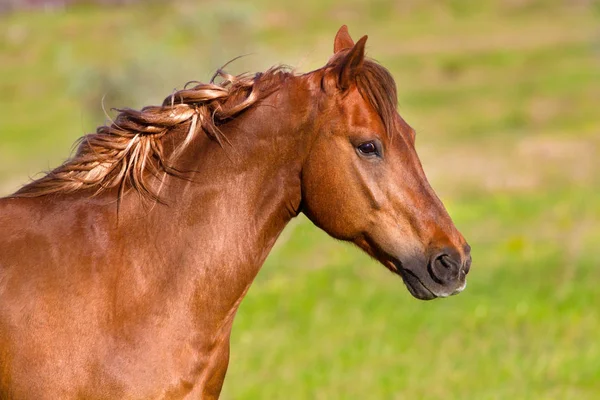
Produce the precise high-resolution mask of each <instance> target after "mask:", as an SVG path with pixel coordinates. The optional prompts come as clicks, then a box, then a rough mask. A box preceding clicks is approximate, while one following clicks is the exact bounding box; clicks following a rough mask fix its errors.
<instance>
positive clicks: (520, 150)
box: [0, 0, 600, 400]
mask: <svg viewBox="0 0 600 400" xmlns="http://www.w3.org/2000/svg"><path fill="white" fill-rule="evenodd" d="M251 4H252V5H250V2H248V3H244V2H238V1H230V0H227V1H206V2H191V1H190V2H174V3H172V4H171V5H170V6H164V5H163V6H161V5H157V4H154V3H153V4H152V5H133V6H128V7H121V8H95V7H91V6H88V7H79V8H73V9H70V10H68V12H64V11H53V12H41V11H36V12H20V13H14V14H10V15H5V16H0V193H1V194H7V193H9V192H11V191H13V190H15V189H16V188H17V187H18V186H19V184H21V183H23V182H25V181H26V179H27V177H28V176H30V175H34V174H35V173H36V172H38V171H40V170H43V169H47V168H49V167H51V166H54V165H56V164H58V163H59V162H60V161H61V160H63V159H64V158H65V157H67V156H68V154H69V149H70V146H71V144H72V142H73V141H74V140H75V139H76V138H77V137H79V136H80V135H81V134H83V133H85V132H89V131H92V130H93V129H94V128H95V127H96V126H97V125H99V124H101V123H103V122H104V119H105V117H104V115H103V111H102V107H101V104H102V102H104V104H105V108H106V109H109V108H110V107H120V106H134V107H140V106H143V105H146V104H156V103H159V102H161V101H162V99H163V98H164V97H166V96H167V95H168V94H170V93H171V92H172V90H173V88H175V87H178V88H181V87H182V86H183V84H184V83H185V82H186V81H189V80H194V79H195V80H205V81H206V80H207V79H209V78H210V75H211V73H212V71H213V70H214V69H215V68H216V67H218V66H219V65H220V64H223V63H224V62H226V61H228V60H229V59H231V58H233V57H235V56H237V55H240V54H246V53H252V54H250V55H249V56H247V57H245V58H243V59H241V60H240V61H238V62H236V63H235V64H234V65H233V66H232V67H230V68H229V70H230V71H231V72H236V73H238V72H243V71H247V70H248V71H255V70H256V71H258V70H264V69H266V68H267V67H269V66H270V65H272V64H276V63H286V64H290V65H292V66H295V67H297V68H298V70H300V71H309V70H310V69H312V68H316V67H319V66H320V65H322V64H324V63H325V61H326V60H327V58H328V57H329V56H330V52H331V50H332V40H333V35H334V34H335V32H336V30H337V28H339V26H340V25H341V24H342V23H346V24H348V26H349V27H350V32H351V33H352V34H353V36H354V37H355V39H357V38H358V37H360V36H361V35H363V34H369V41H368V53H369V54H370V55H371V56H372V57H374V58H375V59H377V60H378V61H380V62H381V63H382V64H383V65H385V66H387V67H388V68H389V69H390V70H391V71H392V73H393V75H394V76H395V77H396V80H397V84H398V88H399V96H400V98H399V101H400V112H401V114H402V115H403V116H404V117H405V119H406V120H407V121H409V122H410V123H411V124H412V126H413V127H414V128H415V129H416V130H417V150H418V152H419V154H420V155H421V160H422V162H423V165H424V168H425V171H426V172H427V174H428V176H429V178H430V181H431V183H432V185H433V186H434V188H436V189H437V191H438V194H439V195H440V197H441V198H442V200H443V201H444V203H445V204H446V205H447V207H448V209H449V211H450V214H451V215H452V216H453V218H454V221H455V223H456V225H457V226H458V227H459V229H460V230H461V231H462V232H463V234H464V235H465V237H466V238H467V239H468V240H469V242H470V244H471V246H472V248H473V259H474V262H473V268H472V270H471V274H470V279H469V287H468V288H467V289H466V291H465V292H463V293H462V294H461V295H460V296H457V297H453V298H450V299H445V300H436V301H433V302H419V301H417V300H415V299H413V298H412V297H411V296H410V294H409V293H408V291H407V290H406V289H405V288H404V285H403V284H402V282H401V280H400V279H399V278H397V277H395V276H393V275H391V274H390V273H389V272H387V270H385V269H384V268H383V267H381V266H380V265H377V264H376V263H375V262H373V261H371V260H370V259H369V258H368V257H367V256H365V255H364V254H362V253H361V252H360V251H359V250H357V249H355V248H353V247H351V246H349V245H347V244H343V243H338V242H335V241H334V240H333V239H330V238H328V237H327V236H326V234H324V233H323V232H321V231H319V230H317V229H316V228H315V227H313V226H312V225H311V223H310V222H309V221H308V220H307V219H306V218H304V217H301V218H298V219H297V220H295V221H293V222H292V223H291V224H290V226H289V227H288V228H287V229H286V231H284V233H283V235H282V237H281V238H280V240H279V241H278V243H277V244H276V247H275V249H274V251H273V252H272V254H271V256H270V257H269V259H268V261H267V263H266V265H265V266H264V268H263V270H262V271H261V273H260V274H259V276H258V278H257V280H256V282H255V283H254V285H253V287H252V288H251V290H250V292H249V294H248V296H247V298H246V299H245V300H244V302H243V303H242V306H241V308H240V311H239V313H238V317H237V319H236V322H235V325H234V332H233V338H232V358H231V364H230V369H229V373H228V377H227V380H226V383H225V388H224V393H223V398H225V399H279V398H282V399H283V398H285V399H478V400H479V399H557V400H558V399H598V398H600V291H599V290H598V287H599V284H600V251H599V246H600V106H599V104H600V31H599V27H600V4H599V3H598V2H596V1H589V0H588V1H584V0H578V1H572V2H567V1H558V0H547V1H541V0H540V1H535V0H510V1H509V0H505V1H500V0H494V1H492V0H484V1H479V2H475V1H472V2H471V1H457V0H454V1H448V2H439V1H433V0H423V1H416V0H412V1H402V2H400V1H398V2H393V1H386V0H376V1H370V2H367V1H365V2H361V1H358V0H346V1H332V0H322V1H316V0H308V1H305V2H294V3H289V4H288V3H286V2H276V1H274V0H259V1H254V2H252V3H251ZM0 229H1V227H0Z"/></svg>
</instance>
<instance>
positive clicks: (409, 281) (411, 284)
mask: <svg viewBox="0 0 600 400" xmlns="http://www.w3.org/2000/svg"><path fill="white" fill-rule="evenodd" d="M398 273H399V274H400V276H401V277H402V280H403V281H404V284H405V285H406V288H407V289H408V291H409V292H410V294H412V295H413V296H414V297H416V298H417V299H419V300H433V299H435V298H436V297H438V296H437V295H435V294H434V293H433V292H432V291H431V290H429V289H428V288H427V286H425V285H424V284H423V282H421V280H420V279H419V277H417V276H416V275H415V274H414V273H413V272H411V271H409V270H407V269H405V268H402V267H400V268H398Z"/></svg>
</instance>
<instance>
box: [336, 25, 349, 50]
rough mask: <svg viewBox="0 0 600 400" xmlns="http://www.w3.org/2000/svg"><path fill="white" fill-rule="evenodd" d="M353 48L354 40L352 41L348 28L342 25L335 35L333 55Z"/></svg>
mask: <svg viewBox="0 0 600 400" xmlns="http://www.w3.org/2000/svg"><path fill="white" fill-rule="evenodd" d="M352 47H354V40H352V38H351V37H350V34H349V33H348V27H347V26H346V25H342V26H341V28H340V29H339V30H338V31H337V33H336V34H335V39H334V40H333V54H336V53H339V52H340V51H342V50H345V49H349V48H352Z"/></svg>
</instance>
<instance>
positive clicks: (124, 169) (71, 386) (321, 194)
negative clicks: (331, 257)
mask: <svg viewBox="0 0 600 400" xmlns="http://www.w3.org/2000/svg"><path fill="white" fill-rule="evenodd" d="M366 39H367V37H366V36H364V37H363V38H361V39H360V40H359V41H358V42H356V44H355V43H354V42H353V41H352V39H351V38H350V36H349V34H348V31H347V29H346V27H345V26H343V27H342V28H341V29H340V30H339V31H338V33H337V35H336V38H335V42H334V55H333V56H332V58H331V59H330V60H329V61H328V63H327V64H326V65H325V66H324V67H322V68H320V69H318V70H316V71H313V72H310V73H307V74H302V75H299V74H294V73H292V72H289V71H286V70H284V69H282V68H273V69H270V70H268V71H266V72H264V73H259V74H256V75H253V76H249V75H240V76H231V75H228V74H226V73H224V72H222V71H219V73H218V75H219V76H220V79H219V80H218V82H216V83H215V82H214V79H213V81H211V83H208V84H197V85H196V86H195V87H192V88H184V89H183V90H181V91H179V92H176V93H175V94H174V95H172V96H169V97H168V98H167V99H166V100H165V102H164V103H163V105H162V106H155V107H146V108H144V109H142V110H141V111H134V110H130V109H125V110H119V111H120V113H119V115H118V117H117V118H116V119H115V121H114V122H113V123H112V124H110V125H109V126H103V127H100V128H98V130H97V131H96V132H95V133H93V134H90V135H87V136H85V137H83V138H82V140H81V142H80V144H79V148H78V150H77V152H76V153H75V154H74V155H73V156H72V158H71V159H69V160H68V161H66V162H65V163H64V164H63V165H61V166H59V167H57V168H56V169H54V170H53V171H51V172H49V173H48V174H47V175H45V176H43V177H41V178H40V179H37V180H35V181H33V182H31V183H29V184H28V185H26V186H24V187H23V188H21V189H20V190H19V191H17V192H16V193H15V194H13V195H11V196H8V197H7V198H4V199H1V201H0V227H1V230H0V398H10V399H36V400H42V399H53V400H54V399H117V398H119V399H184V398H185V399H216V398H218V396H219V393H220V391H221V387H222V384H223V380H224V377H225V372H226V370H227V364H228V361H229V337H230V332H231V326H232V322H233V318H234V316H235V314H236V311H237V309H238V306H239V304H240V302H241V301H242V298H243V297H244V295H245V294H246V292H247V290H248V288H249V286H250V284H251V283H252V280H253V278H254V277H255V276H256V274H257V272H258V270H259V269H260V267H261V265H262V263H263V261H264V260H265V258H266V256H267V254H268V253H269V251H270V249H271V248H272V246H273V244H274V242H275V240H276V239H277V237H278V235H279V234H280V233H281V231H282V230H283V228H284V227H285V226H286V224H287V223H288V222H289V221H290V220H291V219H292V218H293V217H295V216H296V215H298V214H299V213H300V212H303V213H305V214H306V215H307V216H308V218H310V220H311V221H313V222H314V223H315V224H316V225H317V226H318V227H320V228H321V229H323V230H324V231H326V232H327V233H328V234H329V235H331V236H333V237H334V238H337V239H341V240H345V241H350V242H353V243H355V244H356V245H358V246H359V247H360V248H361V249H363V250H364V251H366V252H367V253H368V254H370V255H371V256H373V257H374V258H376V259H377V260H379V261H380V262H381V263H382V264H383V265H385V266H386V267H387V268H389V269H390V270H391V271H393V272H395V273H397V274H398V275H400V276H401V277H402V279H403V280H404V283H405V284H406V286H407V287H408V290H409V291H410V292H411V293H412V294H413V295H414V296H415V297H417V298H419V299H433V298H435V297H445V296H449V295H452V294H455V293H458V292H460V291H461V290H462V289H463V288H464V287H465V284H466V281H465V276H466V274H467V273H468V271H469V267H470V263H471V257H470V255H469V253H470V249H469V246H468V245H467V244H466V242H465V240H464V238H463V237H462V235H461V234H460V233H459V232H458V230H457V229H456V228H455V226H454V224H453V223H452V220H451V219H450V217H449V215H448V213H447V212H446V210H445V209H444V206H443V205H442V203H441V201H440V200H439V199H438V197H437V196H436V194H435V193H434V191H433V189H432V188H431V187H430V186H429V184H428V182H427V180H426V178H425V175H424V173H423V170H422V167H421V164H420V162H419V159H418V157H417V154H416V152H415V147H414V140H415V132H414V131H413V129H411V128H410V126H409V125H408V124H407V123H406V122H405V121H404V120H403V119H402V118H401V117H400V115H399V114H398V113H397V111H396V102H397V96H396V88H395V83H394V81H393V78H392V77H391V75H390V73H389V72H388V71H387V70H386V69H385V68H383V67H382V66H380V65H378V64H377V63H375V62H374V61H372V60H369V59H366V58H365V55H364V53H365V42H366Z"/></svg>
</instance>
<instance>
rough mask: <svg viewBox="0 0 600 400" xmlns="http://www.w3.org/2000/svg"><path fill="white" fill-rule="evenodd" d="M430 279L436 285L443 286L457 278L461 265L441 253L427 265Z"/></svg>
mask: <svg viewBox="0 0 600 400" xmlns="http://www.w3.org/2000/svg"><path fill="white" fill-rule="evenodd" d="M429 267H430V274H431V277H432V278H433V279H434V280H435V281H436V282H438V283H440V284H442V285H444V284H446V283H448V282H453V281H455V280H456V279H457V278H458V275H459V271H460V267H461V263H460V262H459V261H458V260H457V259H455V258H454V257H452V256H450V255H448V254H446V253H442V254H440V255H438V256H437V257H435V258H433V260H432V262H431V263H430V264H429Z"/></svg>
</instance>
